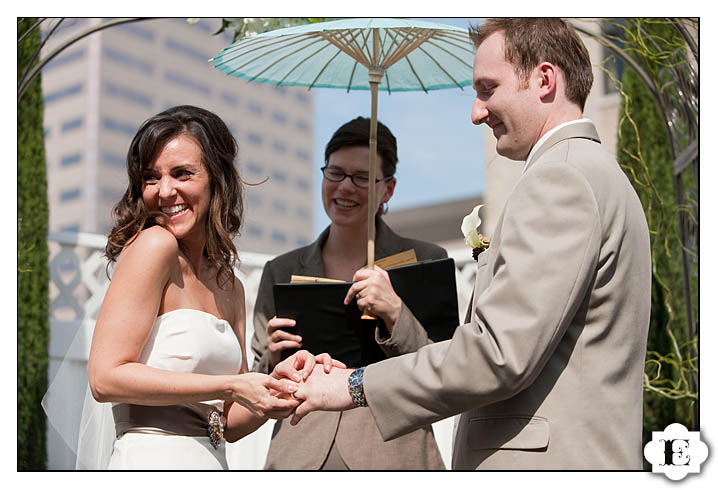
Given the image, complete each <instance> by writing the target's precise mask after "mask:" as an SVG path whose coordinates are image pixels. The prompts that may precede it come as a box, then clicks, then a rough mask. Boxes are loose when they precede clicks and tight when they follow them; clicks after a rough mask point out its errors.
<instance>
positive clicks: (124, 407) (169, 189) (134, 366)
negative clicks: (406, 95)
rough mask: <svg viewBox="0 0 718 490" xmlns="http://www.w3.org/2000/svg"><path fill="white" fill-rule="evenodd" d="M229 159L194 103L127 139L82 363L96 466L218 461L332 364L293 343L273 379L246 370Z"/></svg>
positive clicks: (222, 132) (227, 145)
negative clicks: (98, 438)
mask: <svg viewBox="0 0 718 490" xmlns="http://www.w3.org/2000/svg"><path fill="white" fill-rule="evenodd" d="M236 155H237V143H236V141H235V140H234V138H233V137H232V135H231V133H230V132H229V130H228V128H227V126H226V125H225V124H224V122H223V121H222V120H221V119H220V118H219V117H218V116H216V115H215V114H213V113H212V112H209V111H207V110H204V109H200V108H197V107H193V106H179V107H174V108H171V109H168V110H166V111H164V112H162V113H160V114H158V115H156V116H154V117H151V118H150V119H148V120H147V121H145V122H144V123H143V124H142V126H141V127H140V129H139V130H138V132H137V134H136V135H135V137H134V139H133V140H132V143H131V145H130V149H129V152H128V155H127V172H128V177H129V185H128V188H127V190H126V192H125V194H124V196H123V197H122V199H121V200H120V202H119V203H118V204H117V205H116V206H115V208H114V215H115V224H114V227H113V229H112V231H111V232H110V235H109V238H108V244H107V248H106V254H107V256H108V258H109V259H110V261H111V262H116V266H115V269H114V273H113V277H112V281H111V283H110V286H109V289H108V290H107V294H106V296H105V298H104V301H103V304H102V307H101V309H100V312H99V314H98V317H97V323H96V326H95V331H94V336H93V340H92V346H91V350H90V357H89V363H88V378H89V384H90V389H91V392H92V396H93V397H94V398H95V400H97V401H98V402H112V415H113V418H114V426H115V434H113V435H114V436H115V437H114V443H113V444H114V445H113V449H112V455H111V457H110V460H109V466H108V469H227V461H226V457H225V440H226V441H229V442H233V441H236V440H238V439H240V438H241V437H243V436H245V435H247V434H249V433H251V432H253V431H254V430H256V429H257V428H258V427H259V426H261V425H262V424H263V423H264V422H265V421H266V420H267V419H269V418H284V417H286V416H288V415H289V414H290V413H291V412H292V410H293V409H294V408H295V407H296V406H297V404H298V401H297V400H295V399H294V398H293V397H292V396H291V394H292V393H293V392H294V391H295V390H296V387H297V384H296V383H295V382H293V381H291V380H290V379H287V378H291V379H293V380H294V381H296V382H300V381H302V380H303V377H305V376H307V375H308V374H309V373H310V372H311V369H312V368H313V366H314V365H315V363H316V362H319V363H323V364H324V368H325V370H327V371H328V370H330V369H331V367H332V365H337V366H339V365H341V363H338V362H336V361H332V360H331V359H330V358H329V357H328V356H327V355H326V354H323V355H320V356H317V357H316V358H315V357H314V356H312V355H311V354H309V353H308V352H306V351H304V352H300V353H297V354H296V355H295V356H293V357H292V358H289V359H287V361H285V362H284V363H282V364H280V365H278V366H277V368H276V369H275V370H274V371H273V373H272V374H271V375H266V374H259V373H248V366H247V359H246V356H245V345H246V338H245V302H244V288H243V286H242V284H241V282H240V281H239V280H238V279H237V278H235V276H234V274H233V272H232V270H233V265H234V262H235V260H236V257H237V251H236V249H235V247H234V245H233V243H232V240H231V239H232V237H233V236H234V235H235V234H236V233H237V232H238V230H239V227H240V225H241V222H242V212H243V205H242V187H241V181H240V179H239V176H238V173H237V171H236V169H235V165H234V160H235V158H236Z"/></svg>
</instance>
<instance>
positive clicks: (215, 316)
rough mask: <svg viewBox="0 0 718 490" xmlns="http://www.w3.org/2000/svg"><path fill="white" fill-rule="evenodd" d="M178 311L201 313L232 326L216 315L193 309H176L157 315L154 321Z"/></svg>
mask: <svg viewBox="0 0 718 490" xmlns="http://www.w3.org/2000/svg"><path fill="white" fill-rule="evenodd" d="M178 311H194V312H197V313H203V314H205V315H208V316H210V317H212V318H214V319H215V320H217V321H218V322H222V323H226V324H228V325H230V326H231V325H232V324H231V323H229V321H228V320H225V319H224V318H219V317H218V316H217V315H214V314H212V313H209V312H207V311H202V310H197V309H195V308H177V309H176V310H172V311H166V312H164V313H162V314H161V315H157V318H156V319H155V321H156V320H157V319H160V318H162V317H164V316H167V315H169V314H171V313H176V312H178Z"/></svg>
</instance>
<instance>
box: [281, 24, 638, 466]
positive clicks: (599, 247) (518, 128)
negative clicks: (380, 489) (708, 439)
mask: <svg viewBox="0 0 718 490" xmlns="http://www.w3.org/2000/svg"><path fill="white" fill-rule="evenodd" d="M470 35H471V38H472V40H473V42H474V45H475V46H476V48H477V49H476V55H475V59H474V88H475V89H476V99H475V101H474V107H473V111H472V121H473V122H474V124H477V125H478V124H484V123H485V124H487V125H488V126H489V127H491V129H492V130H493V134H494V137H495V138H496V150H497V152H498V153H499V154H500V155H503V156H506V157H508V158H511V159H513V160H525V161H526V164H525V167H524V173H523V175H522V177H521V178H520V180H519V181H518V183H517V184H516V186H515V188H514V189H513V191H512V194H511V196H510V197H509V199H508V202H507V204H506V207H505V208H504V210H503V213H502V215H501V217H500V218H499V220H498V224H497V227H496V230H495V231H494V235H493V236H492V240H491V246H490V247H489V249H488V250H487V251H485V252H483V253H482V254H481V255H479V258H478V264H477V277H476V283H475V286H474V295H473V304H472V309H471V315H470V319H468V318H467V322H468V323H465V324H464V325H461V326H459V327H458V329H457V330H456V333H455V335H454V337H453V338H452V339H451V340H449V341H445V342H440V343H436V344H432V345H428V346H426V347H424V348H422V349H420V350H419V351H418V352H415V353H413V354H407V355H403V356H399V357H395V358H392V359H388V360H385V361H382V362H379V363H376V364H372V365H370V366H368V367H366V368H360V369H356V370H342V369H336V368H335V369H333V370H332V371H331V373H329V374H327V373H325V372H324V371H322V370H321V369H315V371H314V373H313V374H312V375H311V376H310V377H309V379H308V380H307V381H306V382H305V383H303V384H301V385H300V387H299V390H298V391H297V393H296V394H295V395H296V397H297V398H298V399H301V400H304V402H303V403H302V404H301V405H300V406H299V407H298V408H297V410H296V413H295V416H294V419H293V421H292V423H297V422H298V421H299V420H300V419H301V418H302V417H303V416H304V415H305V414H306V413H308V412H310V411H312V410H347V409H350V408H353V407H356V406H365V405H368V406H369V408H370V409H371V412H372V414H373V416H374V419H375V422H376V424H377V426H378V427H379V430H380V432H381V434H382V437H383V438H384V439H385V440H389V439H392V438H395V437H397V436H400V435H402V434H406V433H407V432H410V431H412V430H414V429H416V428H418V427H421V426H425V425H428V424H431V423H433V422H435V421H437V420H440V419H442V418H446V417H449V416H451V415H454V414H458V413H461V416H460V418H459V422H458V427H457V429H456V432H455V436H454V437H455V439H454V454H453V458H452V463H453V464H452V466H453V468H454V469H500V470H501V469H504V470H505V469H640V468H641V467H642V464H641V462H642V450H641V425H642V379H643V369H644V360H645V353H646V337H647V332H648V321H649V315H650V291H651V258H650V249H649V237H648V228H647V225H646V220H645V216H644V213H643V210H642V208H641V204H640V202H639V200H638V197H637V196H636V193H635V192H634V190H633V188H632V187H631V185H630V183H629V181H628V179H627V178H626V176H625V175H624V174H623V172H622V171H621V168H620V167H619V166H618V164H617V163H616V161H615V160H614V159H613V158H612V157H611V156H610V154H609V153H608V152H607V151H606V150H604V149H603V148H602V147H601V145H600V141H599V138H598V134H597V133H596V128H595V127H594V125H593V123H592V122H591V121H590V120H588V119H583V107H584V104H585V101H586V97H587V96H588V93H589V90H590V88H591V84H592V82H593V75H592V72H591V64H590V60H589V56H588V52H587V50H586V48H585V46H584V45H583V44H582V42H581V40H580V39H579V38H578V36H577V35H576V33H575V31H574V30H573V29H572V28H571V27H570V26H568V25H567V24H566V23H565V22H563V21H562V20H560V19H555V18H551V19H527V18H521V19H489V20H487V21H486V23H485V24H483V25H481V26H479V27H477V28H472V29H471V33H470ZM375 274H377V272H376V271H359V272H357V274H356V275H355V277H354V280H355V284H354V286H352V289H351V290H350V292H349V296H350V297H351V296H354V295H355V294H357V293H358V292H359V291H360V290H361V288H362V287H363V284H365V280H366V279H368V278H372V277H373V275H375ZM399 330H400V329H399V328H397V329H394V330H393V333H392V336H395V335H401V334H402V332H401V331H399ZM388 340H389V341H390V340H391V339H388Z"/></svg>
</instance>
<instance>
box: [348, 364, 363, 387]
mask: <svg viewBox="0 0 718 490" xmlns="http://www.w3.org/2000/svg"><path fill="white" fill-rule="evenodd" d="M363 380H364V369H363V368H359V369H357V370H355V371H353V372H352V373H351V374H350V375H349V386H350V387H352V388H356V387H357V386H359V385H361V384H362V381H363Z"/></svg>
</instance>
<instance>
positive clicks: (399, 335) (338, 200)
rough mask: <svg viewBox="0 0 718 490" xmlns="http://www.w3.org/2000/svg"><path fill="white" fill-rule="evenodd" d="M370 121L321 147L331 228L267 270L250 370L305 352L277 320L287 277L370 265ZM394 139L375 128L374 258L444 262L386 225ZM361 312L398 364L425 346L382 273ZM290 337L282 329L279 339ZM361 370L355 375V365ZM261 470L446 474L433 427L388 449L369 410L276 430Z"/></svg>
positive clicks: (316, 417)
mask: <svg viewBox="0 0 718 490" xmlns="http://www.w3.org/2000/svg"><path fill="white" fill-rule="evenodd" d="M369 126H370V120H369V119H367V118H364V117H357V118H356V119H353V120H352V121H349V122H347V123H345V124H344V125H342V126H341V127H340V128H339V129H337V130H336V131H335V133H334V135H333V136H332V138H331V139H330V141H329V143H328V144H327V146H326V149H325V152H324V163H325V166H324V167H322V169H321V171H322V173H323V180H322V202H323V204H324V210H325V212H326V213H327V216H328V217H329V219H330V220H331V224H330V225H329V226H328V227H327V228H326V229H325V230H324V231H323V232H322V233H321V234H320V235H319V236H318V237H317V239H316V240H315V241H314V242H313V243H311V244H309V245H307V246H305V247H302V248H298V249H295V250H292V251H290V252H288V253H286V254H284V255H280V256H278V257H276V258H275V259H273V260H271V261H269V262H267V264H266V265H265V267H264V271H263V273H262V279H261V282H260V285H259V291H258V295H257V301H256V303H255V309H254V329H255V333H254V337H253V339H252V351H253V352H254V355H255V362H254V365H253V367H252V369H253V370H254V371H258V372H262V373H269V372H271V371H272V369H273V367H274V366H275V365H276V364H277V363H279V362H280V361H281V355H282V351H283V350H286V349H296V348H301V347H302V338H301V337H300V336H299V335H296V334H295V332H291V330H292V328H293V327H294V326H295V323H296V322H295V321H294V320H293V319H291V318H276V316H275V313H276V312H275V305H274V297H273V289H272V287H273V285H274V284H277V283H288V282H290V278H291V276H292V275H303V276H314V277H325V278H332V279H337V280H341V281H351V280H352V277H353V276H354V273H355V272H356V271H357V270H358V269H360V268H361V267H363V266H364V265H366V263H367V247H366V243H367V233H368V231H367V221H366V220H367V215H368V209H367V208H368V206H369V196H368V187H369V133H370V127H369ZM397 162H398V157H397V144H396V138H395V137H394V135H393V134H392V133H391V131H390V130H389V128H387V127H386V126H385V125H384V124H382V123H381V122H379V123H378V128H377V163H378V165H377V172H376V174H377V175H376V177H377V179H376V199H377V202H376V203H375V209H377V214H376V228H375V229H376V245H375V255H376V258H377V259H381V258H382V257H387V256H391V255H394V254H397V253H399V252H404V251H406V250H410V249H414V251H415V253H416V257H417V260H419V261H421V260H427V259H442V258H445V257H447V253H446V250H444V249H443V248H441V247H439V246H437V245H435V244H432V243H428V242H423V241H419V240H413V239H409V238H405V237H401V236H399V235H397V234H396V233H394V232H393V231H392V230H391V228H389V226H387V224H386V223H385V222H384V221H383V220H382V218H381V215H382V214H385V213H386V212H387V210H388V202H389V200H390V199H391V197H392V195H393V193H394V188H395V187H396V183H397V181H396V177H395V176H394V173H395V171H396V164H397ZM358 304H359V306H360V307H361V308H362V309H364V310H366V311H368V312H369V313H371V314H372V315H374V316H375V317H377V318H378V319H379V323H380V324H382V325H384V324H385V325H391V326H392V328H391V330H388V329H382V328H379V327H377V335H376V342H377V344H378V345H379V347H380V348H381V349H382V350H383V351H384V353H385V354H386V355H387V356H389V357H393V356H397V355H401V354H405V353H409V352H414V351H416V350H417V349H418V348H420V347H422V346H424V345H426V344H429V343H431V340H430V339H429V338H428V337H427V334H426V332H425V330H424V328H422V326H421V324H420V323H419V321H418V320H417V319H416V318H415V317H414V315H413V314H412V312H411V311H410V309H409V308H408V307H407V306H406V305H405V304H404V303H403V302H402V300H401V298H399V296H397V294H396V293H395V292H394V290H393V288H392V286H391V282H390V280H389V278H388V276H387V274H386V272H384V271H383V270H379V271H378V273H376V274H373V275H372V279H371V281H370V282H368V283H367V285H366V288H365V289H364V290H363V292H362V298H359V300H358ZM285 329H286V330H285ZM355 367H358V366H355ZM265 469H274V470H320V469H321V470H409V469H413V470H438V469H445V466H444V463H443V460H442V459H441V454H440V453H439V449H438V447H437V444H436V441H435V439H434V434H433V431H432V429H431V426H428V427H424V428H420V429H418V430H415V431H413V432H410V433H408V434H406V435H404V436H401V437H399V438H396V439H394V440H392V441H389V442H384V441H383V440H382V437H381V435H380V434H379V431H378V430H377V428H376V424H375V423H374V420H373V418H372V416H371V414H370V413H369V409H368V408H360V409H357V410H351V411H348V412H315V413H311V414H309V415H307V417H306V418H305V419H304V421H303V422H302V424H301V425H300V426H291V425H290V424H289V423H282V422H278V423H277V424H276V425H275V426H274V432H273V434H272V441H271V444H270V446H269V453H268V455H267V461H266V465H265Z"/></svg>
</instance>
